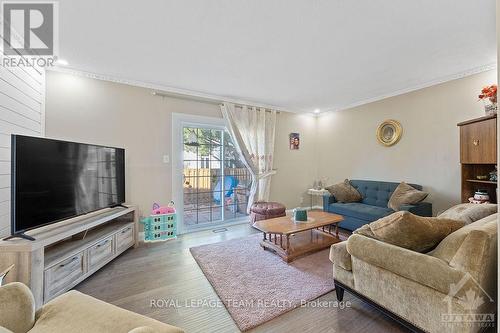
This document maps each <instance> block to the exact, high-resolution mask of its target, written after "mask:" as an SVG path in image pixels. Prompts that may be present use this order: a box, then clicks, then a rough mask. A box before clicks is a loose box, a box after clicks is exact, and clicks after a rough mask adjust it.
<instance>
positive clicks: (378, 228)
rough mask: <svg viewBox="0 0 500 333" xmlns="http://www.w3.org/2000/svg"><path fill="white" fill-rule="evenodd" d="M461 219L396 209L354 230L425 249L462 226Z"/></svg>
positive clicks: (417, 249) (403, 245) (396, 243)
mask: <svg viewBox="0 0 500 333" xmlns="http://www.w3.org/2000/svg"><path fill="white" fill-rule="evenodd" d="M464 224H465V223H464V222H462V221H456V220H449V219H441V218H436V217H422V216H417V215H414V214H412V213H410V212H407V211H401V212H396V213H394V214H391V215H389V216H387V217H384V218H381V219H379V220H377V221H375V222H372V223H370V224H369V225H368V228H369V230H368V228H366V227H364V228H363V227H362V228H360V229H357V230H356V231H355V233H357V234H362V235H364V236H367V237H372V238H373V236H374V238H375V239H378V240H380V241H383V242H385V243H389V244H393V245H396V246H400V247H403V248H405V249H409V250H413V251H417V252H425V251H428V250H430V249H432V248H433V247H434V246H436V245H437V244H438V243H439V242H440V241H441V240H443V239H444V238H445V237H446V236H448V235H449V234H451V233H452V232H454V231H456V230H458V229H459V228H461V227H463V226H464Z"/></svg>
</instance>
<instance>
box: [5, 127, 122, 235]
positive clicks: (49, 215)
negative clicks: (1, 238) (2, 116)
mask: <svg viewBox="0 0 500 333" xmlns="http://www.w3.org/2000/svg"><path fill="white" fill-rule="evenodd" d="M11 155H12V173H11V181H12V183H11V187H12V201H11V203H12V207H11V208H12V210H11V234H12V235H14V236H16V235H22V233H23V232H25V231H27V230H30V229H33V228H37V227H41V226H45V225H48V224H51V223H54V222H58V221H61V220H63V219H68V218H71V217H75V216H78V215H82V214H86V213H89V212H93V211H96V210H99V209H103V208H107V207H113V206H118V205H120V204H122V203H123V202H125V150H124V149H121V148H114V147H104V146H98V145H92V144H84V143H76V142H67V141H60V140H52V139H45V138H37V137H30V136H23V135H12V153H11Z"/></svg>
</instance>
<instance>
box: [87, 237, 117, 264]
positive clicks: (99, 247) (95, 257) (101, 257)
mask: <svg viewBox="0 0 500 333" xmlns="http://www.w3.org/2000/svg"><path fill="white" fill-rule="evenodd" d="M113 254H114V251H113V236H109V237H107V238H104V239H103V240H101V241H100V242H99V243H97V244H95V245H93V246H91V247H90V248H89V249H88V256H89V271H93V270H94V269H98V268H99V267H101V264H102V263H103V262H105V261H108V260H110V259H111V258H113Z"/></svg>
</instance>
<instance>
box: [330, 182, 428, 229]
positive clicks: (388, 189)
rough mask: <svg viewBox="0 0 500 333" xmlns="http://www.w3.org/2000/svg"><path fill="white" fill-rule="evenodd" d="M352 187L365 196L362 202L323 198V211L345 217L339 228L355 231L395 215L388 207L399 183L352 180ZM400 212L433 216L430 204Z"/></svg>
mask: <svg viewBox="0 0 500 333" xmlns="http://www.w3.org/2000/svg"><path fill="white" fill-rule="evenodd" d="M351 185H352V186H354V187H355V188H356V189H357V190H358V191H359V193H361V195H362V196H363V199H362V200H361V201H360V202H351V203H340V202H337V200H336V199H335V197H334V196H332V195H330V194H325V195H324V196H323V210H324V211H325V212H330V213H335V214H339V215H342V216H343V217H344V221H342V222H341V223H340V224H339V227H341V228H344V229H347V230H351V231H354V230H356V229H358V228H359V227H361V226H362V225H364V224H368V223H370V222H373V221H376V220H378V219H379V218H381V217H384V216H387V215H390V214H392V213H394V211H393V210H392V209H390V208H388V207H387V203H388V202H389V199H390V197H391V195H392V193H393V192H394V190H395V189H396V187H398V185H399V183H391V182H379V181H373V180H351ZM409 185H411V186H413V187H414V188H416V189H417V190H422V186H420V185H416V184H409ZM400 210H406V211H409V212H411V213H413V214H415V215H420V216H432V204H431V203H429V202H419V203H418V204H415V205H403V206H401V207H400Z"/></svg>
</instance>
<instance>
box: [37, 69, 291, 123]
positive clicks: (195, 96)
mask: <svg viewBox="0 0 500 333" xmlns="http://www.w3.org/2000/svg"><path fill="white" fill-rule="evenodd" d="M47 70H49V71H53V72H60V73H66V74H72V75H76V76H81V77H86V78H90V79H96V80H101V81H108V82H114V83H120V84H126V85H129V86H134V87H140V88H146V89H151V90H152V94H153V95H157V96H159V97H173V98H181V99H189V100H194V101H198V102H208V103H213V104H220V103H234V104H239V105H248V106H254V107H259V108H265V109H273V110H276V111H281V112H293V113H299V112H300V111H298V110H291V109H289V108H286V107H283V106H277V105H271V104H264V103H259V102H255V101H248V100H242V99H235V98H231V97H226V96H219V95H214V94H209V93H204V92H200V91H195V90H188V89H181V88H174V87H169V86H164V85H160V84H153V83H147V82H143V81H138V80H130V79H125V78H121V77H118V76H112V75H103V74H97V73H92V72H86V71H81V70H77V69H72V68H69V67H60V66H54V67H50V68H47Z"/></svg>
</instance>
